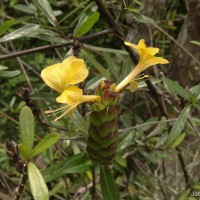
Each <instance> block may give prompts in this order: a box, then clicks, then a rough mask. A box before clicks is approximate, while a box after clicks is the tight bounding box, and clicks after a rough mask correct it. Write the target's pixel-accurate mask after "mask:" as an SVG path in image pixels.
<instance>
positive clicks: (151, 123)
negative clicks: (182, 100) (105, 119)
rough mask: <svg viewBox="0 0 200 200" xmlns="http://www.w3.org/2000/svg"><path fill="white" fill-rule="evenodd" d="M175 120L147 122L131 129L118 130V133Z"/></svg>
mask: <svg viewBox="0 0 200 200" xmlns="http://www.w3.org/2000/svg"><path fill="white" fill-rule="evenodd" d="M176 120H177V118H175V119H167V120H161V121H156V122H147V123H144V124H138V125H136V126H132V127H129V128H124V129H120V130H119V133H121V132H124V131H129V130H132V129H136V128H140V127H143V126H148V125H153V124H159V123H165V122H174V121H176Z"/></svg>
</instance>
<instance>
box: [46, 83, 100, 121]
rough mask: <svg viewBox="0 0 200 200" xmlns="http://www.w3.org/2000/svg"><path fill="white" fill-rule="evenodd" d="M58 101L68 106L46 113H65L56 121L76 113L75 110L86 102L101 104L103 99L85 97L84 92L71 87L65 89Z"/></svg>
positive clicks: (92, 96)
mask: <svg viewBox="0 0 200 200" xmlns="http://www.w3.org/2000/svg"><path fill="white" fill-rule="evenodd" d="M56 101H57V102H59V103H65V104H67V105H66V106H64V107H62V108H59V109H56V110H48V111H46V114H51V113H58V112H61V111H64V113H63V114H62V115H61V116H59V117H57V118H56V119H55V121H57V120H58V119H60V118H61V117H63V116H64V115H66V114H67V115H68V116H71V114H72V113H73V112H74V110H75V109H76V108H77V106H78V105H79V104H81V103H84V102H90V101H91V102H100V101H101V97H100V96H97V95H83V90H81V89H80V88H78V87H77V86H75V85H73V86H69V87H68V88H67V89H65V90H64V91H63V92H62V94H61V95H60V96H59V97H57V98H56Z"/></svg>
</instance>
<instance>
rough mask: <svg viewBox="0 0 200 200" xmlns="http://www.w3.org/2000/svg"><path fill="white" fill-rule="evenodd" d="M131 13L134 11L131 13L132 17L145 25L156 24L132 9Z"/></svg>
mask: <svg viewBox="0 0 200 200" xmlns="http://www.w3.org/2000/svg"><path fill="white" fill-rule="evenodd" d="M129 11H132V12H131V14H132V17H133V18H134V19H135V20H136V21H138V22H141V23H144V24H153V23H154V20H153V19H151V18H149V17H146V16H144V15H142V14H139V13H137V12H134V11H133V10H131V9H129Z"/></svg>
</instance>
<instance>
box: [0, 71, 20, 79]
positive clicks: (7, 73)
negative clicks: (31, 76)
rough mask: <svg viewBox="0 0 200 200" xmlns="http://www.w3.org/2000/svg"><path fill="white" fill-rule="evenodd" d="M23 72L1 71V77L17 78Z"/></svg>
mask: <svg viewBox="0 0 200 200" xmlns="http://www.w3.org/2000/svg"><path fill="white" fill-rule="evenodd" d="M20 73H21V71H19V70H15V71H0V76H1V77H8V78H9V77H15V76H17V75H19V74H20Z"/></svg>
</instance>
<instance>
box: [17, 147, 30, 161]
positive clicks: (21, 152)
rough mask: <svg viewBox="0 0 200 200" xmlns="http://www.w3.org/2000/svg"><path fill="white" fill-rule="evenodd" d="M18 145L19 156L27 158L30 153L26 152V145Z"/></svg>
mask: <svg viewBox="0 0 200 200" xmlns="http://www.w3.org/2000/svg"><path fill="white" fill-rule="evenodd" d="M18 147H19V151H20V154H21V156H22V157H23V158H24V159H26V160H28V159H29V158H30V154H29V153H28V152H27V148H26V146H25V145H24V144H19V145H18Z"/></svg>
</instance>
